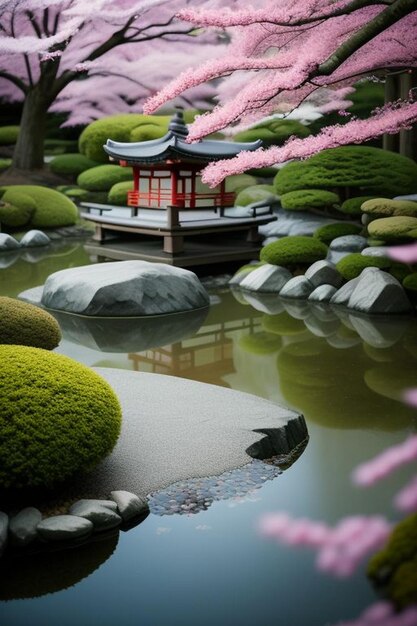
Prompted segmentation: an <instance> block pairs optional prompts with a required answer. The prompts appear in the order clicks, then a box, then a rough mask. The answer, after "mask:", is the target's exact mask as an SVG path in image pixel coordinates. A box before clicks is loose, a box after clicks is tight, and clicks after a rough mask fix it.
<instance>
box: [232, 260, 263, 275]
mask: <svg viewBox="0 0 417 626" xmlns="http://www.w3.org/2000/svg"><path fill="white" fill-rule="evenodd" d="M262 265H265V263H264V262H259V263H248V264H247V265H242V267H239V269H238V270H237V272H236V274H240V273H241V272H245V273H249V272H253V270H257V269H258V267H261V266H262Z"/></svg>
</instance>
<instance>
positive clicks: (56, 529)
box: [37, 515, 93, 541]
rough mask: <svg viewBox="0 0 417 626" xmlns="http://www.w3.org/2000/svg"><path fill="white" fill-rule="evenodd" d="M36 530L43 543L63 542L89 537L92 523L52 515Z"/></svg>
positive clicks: (81, 519)
mask: <svg viewBox="0 0 417 626" xmlns="http://www.w3.org/2000/svg"><path fill="white" fill-rule="evenodd" d="M37 530H38V535H39V536H40V537H41V538H42V539H44V540H45V541H65V540H68V539H77V538H78V537H85V536H87V535H89V534H90V533H91V532H92V531H93V523H92V522H90V520H88V519H84V518H83V517H77V516H76V515H54V516H53V517H48V518H47V519H44V520H42V521H41V522H40V523H39V524H38V528H37Z"/></svg>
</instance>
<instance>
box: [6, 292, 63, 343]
mask: <svg viewBox="0 0 417 626" xmlns="http://www.w3.org/2000/svg"><path fill="white" fill-rule="evenodd" d="M60 341H61V330H60V328H59V324H58V322H57V321H56V319H55V318H54V317H52V315H50V314H49V313H47V312H46V311H43V310H42V309H40V308H39V307H37V306H34V305H33V304H28V303H27V302H21V301H20V300H15V299H14V298H6V297H3V296H0V344H5V343H6V344H15V345H21V346H33V347H34V348H44V349H45V350H53V349H54V348H56V347H57V345H58V344H59V342H60Z"/></svg>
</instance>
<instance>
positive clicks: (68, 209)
mask: <svg viewBox="0 0 417 626" xmlns="http://www.w3.org/2000/svg"><path fill="white" fill-rule="evenodd" d="M2 189H3V190H4V194H3V196H2V197H1V199H2V201H3V202H7V203H9V204H11V205H13V206H16V207H17V208H18V209H20V210H22V209H25V210H28V208H27V207H30V206H33V203H34V204H35V211H34V213H33V214H32V216H31V218H30V221H29V225H30V226H34V227H36V228H57V227H60V226H72V225H73V224H75V222H76V221H77V218H78V211H77V207H76V206H75V204H74V203H73V202H72V201H71V200H70V199H69V198H67V197H66V196H64V194H62V193H60V192H59V191H56V190H55V189H49V188H48V187H40V186H38V185H11V186H8V187H3V188H2ZM0 193H1V192H0Z"/></svg>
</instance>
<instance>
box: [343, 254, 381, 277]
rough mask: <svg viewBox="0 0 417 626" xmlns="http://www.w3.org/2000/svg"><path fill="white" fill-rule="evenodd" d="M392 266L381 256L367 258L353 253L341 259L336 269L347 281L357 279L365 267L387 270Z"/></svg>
mask: <svg viewBox="0 0 417 626" xmlns="http://www.w3.org/2000/svg"><path fill="white" fill-rule="evenodd" d="M390 265H391V261H390V260H389V259H386V258H384V257H381V256H365V255H363V254H360V253H359V252H353V253H352V254H348V255H347V256H345V257H343V259H340V261H338V263H336V269H337V271H338V272H339V274H341V275H342V276H343V278H344V279H345V280H352V278H356V277H357V276H359V274H360V273H361V272H362V270H364V269H365V267H379V268H380V269H382V270H383V269H387V268H389V267H390Z"/></svg>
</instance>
